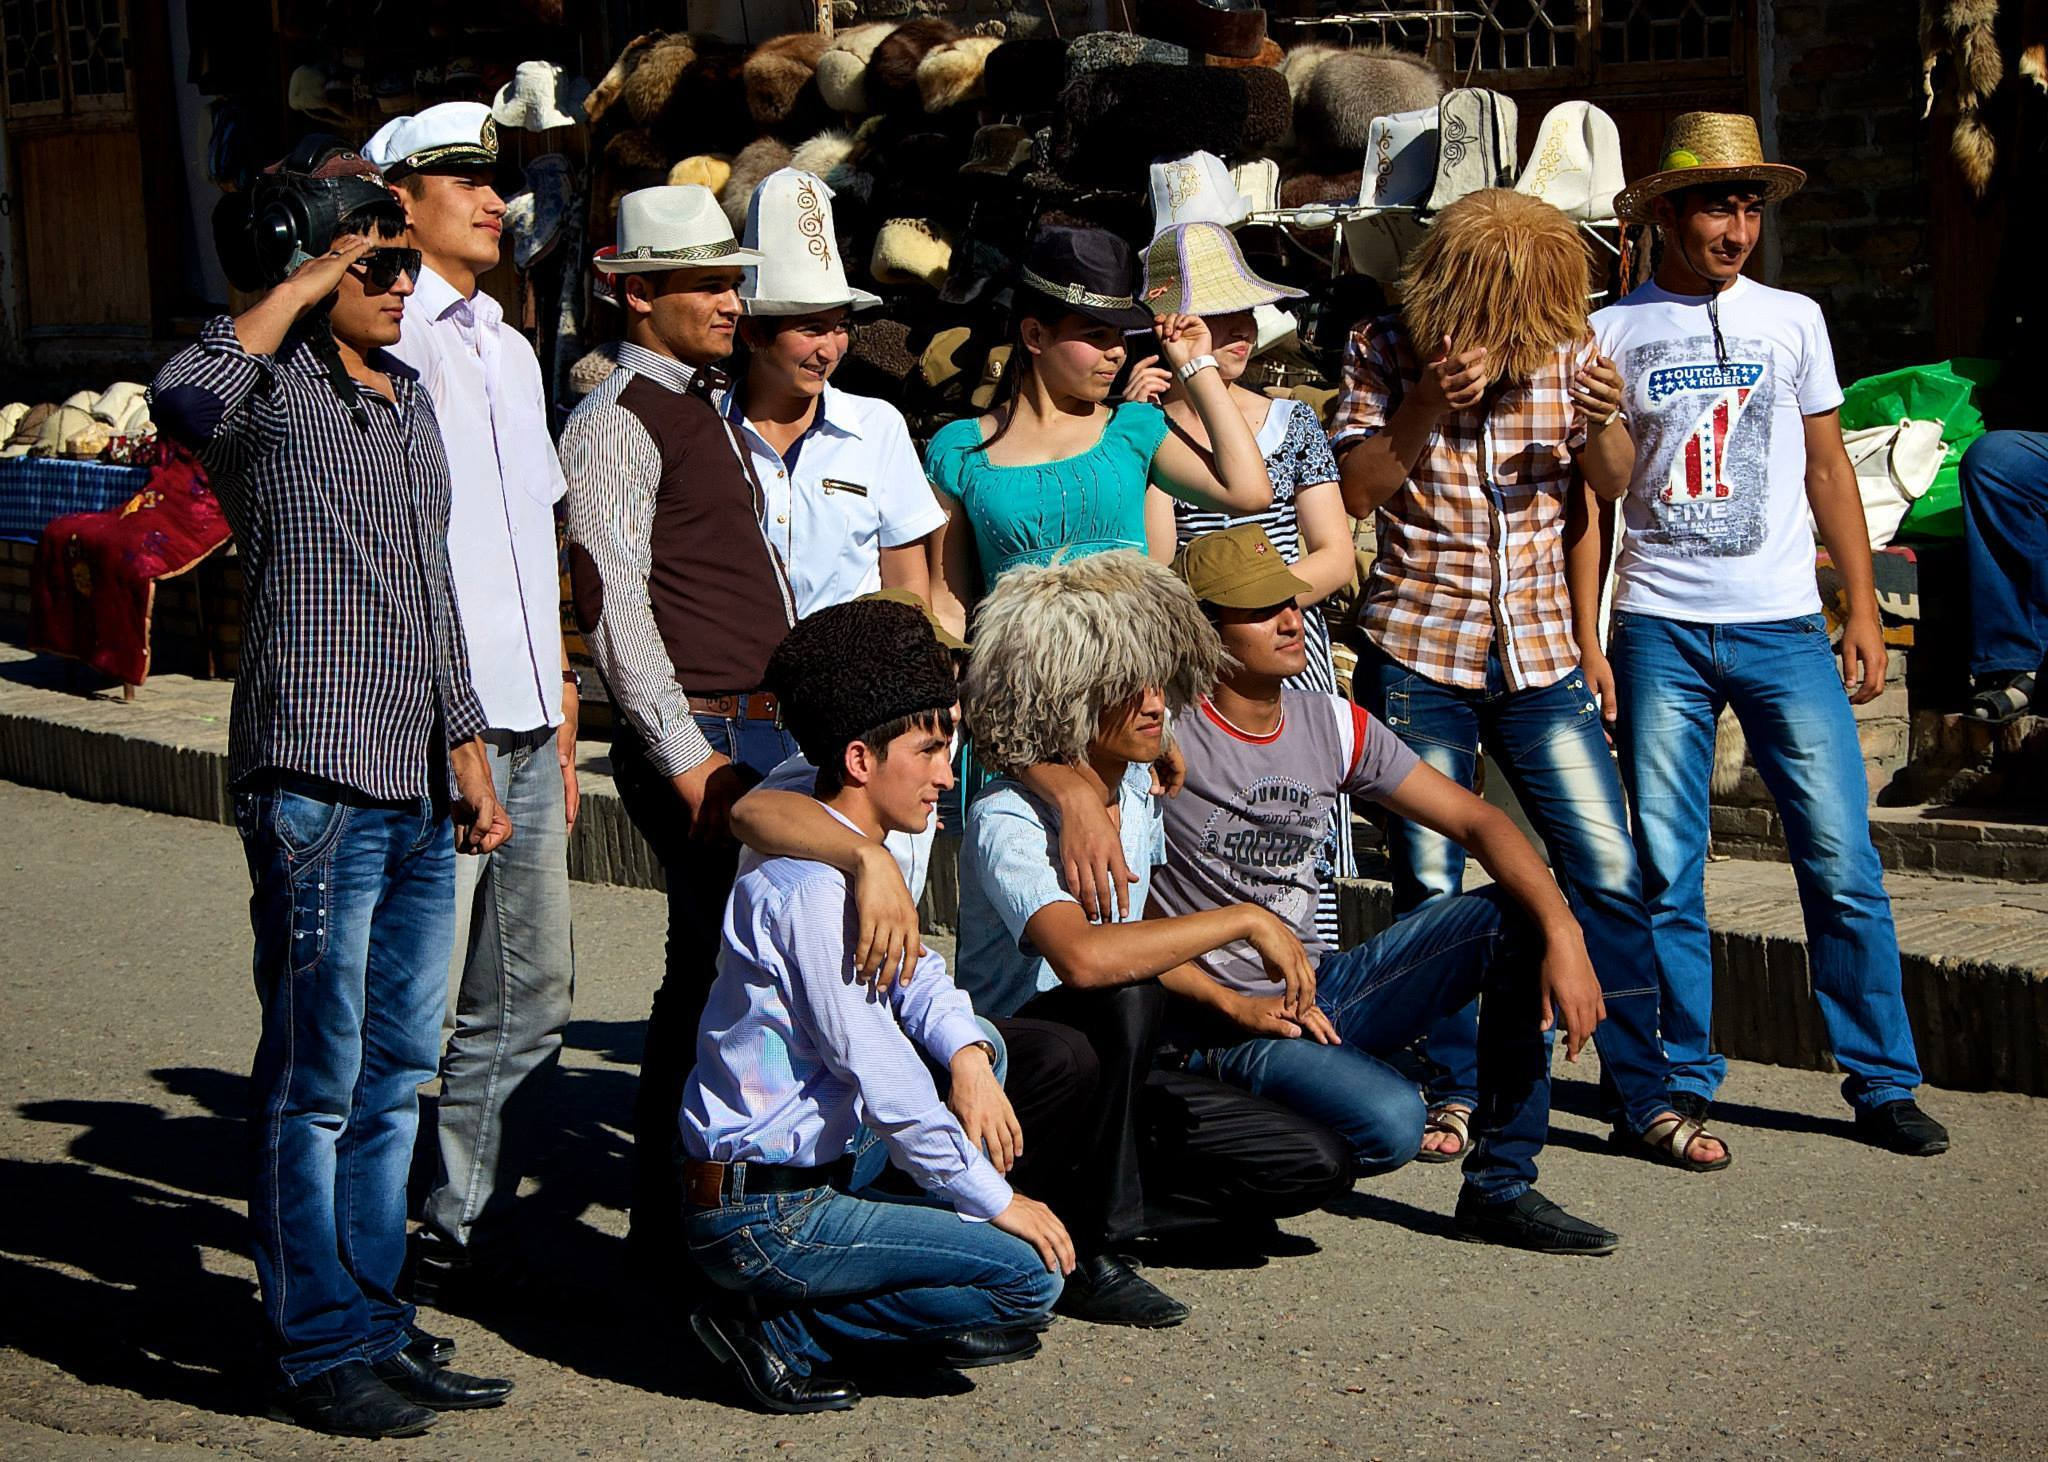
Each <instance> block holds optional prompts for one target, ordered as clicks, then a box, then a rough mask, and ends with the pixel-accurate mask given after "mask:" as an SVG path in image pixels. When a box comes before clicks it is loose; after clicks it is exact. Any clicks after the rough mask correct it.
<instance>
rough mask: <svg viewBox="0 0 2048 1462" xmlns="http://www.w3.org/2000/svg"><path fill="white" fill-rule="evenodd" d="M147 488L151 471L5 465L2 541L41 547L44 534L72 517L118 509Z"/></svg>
mask: <svg viewBox="0 0 2048 1462" xmlns="http://www.w3.org/2000/svg"><path fill="white" fill-rule="evenodd" d="M148 485H149V469H148V468H147V467H115V466H111V465H109V464H107V463H104V462H68V461H65V460H63V459H61V458H57V457H14V458H10V459H7V460H0V538H11V539H14V540H15V541H16V542H19V543H36V542H40V541H41V539H42V536H43V529H45V528H46V527H48V526H49V525H50V524H51V523H52V522H54V521H55V520H56V519H58V518H61V517H64V516H65V515H66V514H67V513H103V512H106V511H107V510H108V509H110V508H118V507H120V506H121V504H123V503H125V502H127V501H128V499H130V498H132V497H134V496H135V494H137V493H138V492H141V491H142V489H143V488H145V487H147V486H148Z"/></svg>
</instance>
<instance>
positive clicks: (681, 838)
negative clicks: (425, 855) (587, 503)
mask: <svg viewBox="0 0 2048 1462" xmlns="http://www.w3.org/2000/svg"><path fill="white" fill-rule="evenodd" d="M696 719H697V726H698V728H699V729H700V730H702V731H703V733H704V736H705V739H706V740H708V741H709V742H710V743H711V749H712V750H713V751H716V752H719V753H720V754H722V755H724V756H727V757H730V758H731V759H732V760H733V761H734V762H735V763H737V764H739V765H740V766H743V767H746V768H747V769H748V770H750V771H752V772H753V773H754V774H755V775H756V776H766V775H767V774H768V773H769V772H770V771H773V770H774V769H775V767H776V766H777V765H778V764H780V763H781V762H782V761H783V760H784V758H786V757H788V756H789V755H790V753H791V752H793V751H795V750H796V743H795V742H794V741H792V740H791V739H790V737H789V735H788V733H786V732H785V731H783V730H782V728H781V727H779V726H777V725H775V724H774V723H773V722H769V721H745V720H729V719H723V718H719V717H714V716H699V717H697V718H696ZM612 777H613V780H614V782H615V783H616V784H617V786H618V789H619V800H620V801H621V802H623V803H624V804H625V807H626V815H627V816H628V817H630V818H632V819H633V826H635V827H636V828H638V829H639V830H640V835H641V836H642V837H644V838H646V839H647V842H648V844H649V846H651V847H652V848H653V849H654V856H655V857H656V858H657V859H658V860H660V863H661V872H662V877H663V880H664V881H665V882H666V883H667V885H668V947H667V954H666V958H665V960H664V965H663V971H662V979H661V985H660V986H659V988H657V989H656V990H655V992H654V1005H653V1008H652V1009H651V1010H650V1011H649V1012H648V1016H647V1037H646V1047H645V1050H644V1051H643V1052H642V1054H641V1057H640V1092H639V1096H638V1098H637V1099H636V1100H635V1102H634V1107H633V1191H632V1200H631V1201H632V1212H631V1219H632V1225H633V1242H634V1245H635V1247H636V1248H639V1249H641V1250H642V1251H643V1252H649V1253H652V1254H655V1255H668V1254H672V1250H673V1245H672V1244H671V1243H670V1239H671V1238H672V1236H673V1227H672V1226H673V1224H674V1221H675V1220H674V1215H675V1214H676V1213H678V1212H680V1210H681V1203H682V1190H681V1188H680V1187H679V1186H678V1183H679V1180H678V1178H677V1176H676V1167H675V1163H674V1160H673V1159H674V1149H675V1143H676V1119H677V1114H678V1113H679V1112H681V1110H682V1106H683V1083H684V1082H685V1081H687V1080H688V1079H689V1075H690V1067H691V1066H693V1065H694V1064H695V1063H696V1059H697V1023H698V1022H699V1021H700V1020H702V1019H703V1016H704V1001H705V998H706V997H707V996H708V995H709V994H710V993H711V982H712V980H713V979H715V978H716V977H717V974H718V944H719V938H720V933H721V930H722V928H723V925H724V921H725V901H726V898H727V897H728V896H729V895H730V894H731V893H732V880H733V875H734V873H735V872H736V871H737V869H738V867H739V856H740V849H739V844H738V843H736V842H734V841H733V840H732V839H730V838H724V839H721V840H720V841H718V842H716V843H701V842H697V841H695V840H693V839H692V838H691V837H690V810H689V808H688V806H687V805H686V804H685V803H684V802H683V799H682V797H681V796H680V795H679V794H678V793H677V792H676V789H675V784H674V783H673V782H671V781H670V780H669V779H668V778H667V777H665V776H663V775H662V774H661V773H660V772H658V771H656V770H655V769H654V768H653V767H652V766H651V765H649V763H648V761H647V753H646V751H645V749H644V747H643V746H642V745H641V742H640V739H639V737H638V736H636V735H634V734H633V733H632V732H631V731H630V730H628V729H625V728H623V727H622V728H621V729H620V730H619V732H618V733H617V736H616V738H615V739H614V740H613V742H612Z"/></svg>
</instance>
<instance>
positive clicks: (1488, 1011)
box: [1188, 888, 1550, 1202]
mask: <svg viewBox="0 0 2048 1462" xmlns="http://www.w3.org/2000/svg"><path fill="white" fill-rule="evenodd" d="M1481 994H1484V995H1485V997H1486V1001H1485V1004H1484V1005H1483V1006H1482V1007H1481V1014H1480V1017H1479V1037H1478V1060H1479V1100H1478V1102H1477V1107H1478V1114H1477V1118H1476V1120H1475V1122H1474V1124H1473V1143H1472V1150H1471V1151H1470V1152H1469V1153H1467V1154H1466V1157H1465V1181H1466V1182H1467V1183H1469V1184H1471V1186H1472V1187H1473V1188H1475V1189H1476V1190H1478V1192H1479V1193H1481V1194H1482V1195H1484V1197H1485V1198H1486V1199H1487V1200H1488V1201H1495V1202H1498V1201H1504V1200H1506V1199H1510V1198H1518V1197H1520V1196H1521V1195H1522V1194H1523V1193H1524V1192H1526V1191H1527V1190H1528V1189H1529V1187H1530V1186H1531V1185H1532V1184H1534V1183H1535V1181H1536V1154H1537V1153H1538V1152H1540V1151H1542V1149H1543V1139H1544V1137H1545V1136H1546V1135H1547V1134H1548V1132H1549V1130H1550V1056H1549V1043H1548V1042H1547V1041H1546V1040H1545V1039H1544V1034H1543V1032H1542V1031H1541V1030H1540V1029H1539V1028H1538V1027H1539V1025H1540V1023H1541V1017H1540V1014H1539V1000H1540V996H1539V991H1538V988H1537V982H1536V936H1535V931H1534V930H1533V929H1531V928H1530V926H1529V924H1528V921H1527V920H1526V919H1525V918H1524V917H1523V916H1522V913H1521V910H1520V909H1518V908H1517V907H1515V905H1514V903H1513V901H1512V900H1510V899H1509V898H1508V897H1507V896H1506V895H1505V894H1503V893H1501V892H1500V891H1499V890H1498V889H1491V888H1488V889H1482V890H1480V891H1479V892H1478V893H1473V894H1463V895H1460V896H1458V897H1455V898H1443V899H1435V900H1432V901H1431V902H1430V904H1429V906H1428V907H1427V908H1425V909H1422V910H1420V911H1418V912H1417V913H1416V915H1415V917H1413V918H1411V919H1405V920H1403V921H1402V922H1401V923H1399V924H1397V925H1395V926H1394V927H1393V928H1391V929H1388V930H1386V931H1384V932H1382V933H1381V934H1379V935H1377V936H1375V937H1374V938H1372V939H1370V940H1368V941H1367V942H1366V943H1364V944H1360V945H1357V946H1355V947H1353V948H1351V949H1347V950H1344V951H1342V952H1341V953H1338V954H1330V955H1325V956H1324V957H1323V961H1322V963H1321V964H1320V965H1318V966H1317V968H1316V1004H1317V1005H1318V1006H1320V1007H1321V1008H1322V1011H1323V1013H1324V1014H1325V1015H1327V1016H1329V1018H1330V1023H1331V1024H1332V1025H1334V1026H1335V1027H1336V1028H1337V1033H1338V1034H1339V1035H1341V1036H1342V1037H1343V1038H1344V1044H1343V1045H1341V1046H1324V1045H1318V1044H1317V1043H1316V1042H1314V1041H1311V1040H1308V1039H1306V1038H1296V1039H1294V1040H1263V1039H1262V1040H1249V1041H1240V1042H1238V1043H1236V1044H1235V1045H1227V1046H1217V1047H1211V1048H1208V1049H1205V1050H1199V1051H1196V1052H1195V1053H1194V1055H1193V1056H1192V1057H1191V1058H1190V1059H1189V1062H1188V1069H1189V1070H1190V1071H1196V1072H1202V1073H1205V1074H1207V1075H1210V1076H1214V1077H1216V1078H1218V1079H1219V1080H1222V1081H1227V1082H1229V1083H1230V1084H1231V1085H1233V1086H1239V1087H1242V1088H1244V1089H1245V1090H1247V1091H1250V1092H1253V1093H1255V1094H1257V1095H1259V1096H1263V1097H1268V1098H1270V1099H1272V1100H1274V1101H1277V1102H1280V1103H1282V1104H1284V1105H1286V1106H1289V1107H1292V1108H1293V1109H1294V1110H1295V1111H1297V1112H1299V1113H1301V1114H1302V1115H1303V1116H1305V1117H1311V1118H1313V1119H1315V1120H1316V1121H1318V1122H1321V1123H1322V1124H1323V1125H1324V1126H1326V1127H1328V1128H1330V1129H1331V1130H1332V1131H1334V1132H1335V1133H1337V1135H1338V1136H1340V1137H1343V1138H1344V1139H1345V1140H1346V1141H1348V1142H1349V1143H1350V1144H1351V1147H1352V1152H1353V1160H1354V1162H1355V1163H1356V1164H1357V1166H1358V1168H1359V1171H1360V1173H1361V1174H1362V1175H1369V1174H1371V1173H1376V1172H1386V1171H1388V1170H1389V1169H1392V1168H1397V1167H1399V1166H1400V1165H1401V1164H1402V1163H1405V1162H1407V1161H1408V1160H1409V1159H1410V1158H1412V1157H1414V1156H1415V1153H1416V1150H1417V1149H1418V1148H1419V1147H1421V1145H1422V1119H1423V1111H1422V1098H1421V1097H1420V1096H1418V1095H1417V1094H1416V1091H1415V1084H1414V1083H1413V1082H1412V1081H1409V1080H1408V1079H1407V1078H1405V1077H1403V1076H1401V1075H1400V1074H1399V1073H1398V1072H1396V1071H1395V1070H1394V1068H1393V1067H1391V1066H1389V1065H1388V1064H1387V1063H1386V1062H1385V1060H1383V1059H1382V1058H1383V1057H1386V1056H1389V1055H1392V1054H1393V1053H1395V1052H1396V1051H1399V1050H1401V1049H1402V1048H1403V1047H1405V1046H1408V1045H1410V1044H1411V1043H1413V1042H1414V1041H1415V1040H1416V1039H1417V1038H1418V1037H1420V1036H1421V1035H1422V1034H1423V1032H1425V1031H1427V1030H1428V1029H1429V1028H1430V1026H1431V1025H1432V1024H1434V1023H1435V1022H1436V1021H1437V1020H1438V1019H1439V1018H1440V1017H1442V1016H1444V1015H1445V1014H1447V1013H1449V1012H1451V1011H1454V1010H1458V1009H1461V1008H1463V1007H1465V1006H1467V1005H1469V1004H1471V1003H1472V1001H1473V1000H1475V999H1477V998H1478V997H1479V996H1480V995H1481Z"/></svg>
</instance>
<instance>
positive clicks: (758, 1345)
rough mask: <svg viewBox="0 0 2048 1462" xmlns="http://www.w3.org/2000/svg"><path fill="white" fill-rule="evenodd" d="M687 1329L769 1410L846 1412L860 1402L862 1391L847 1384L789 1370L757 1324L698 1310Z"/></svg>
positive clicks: (793, 1413) (784, 1412) (789, 1413)
mask: <svg viewBox="0 0 2048 1462" xmlns="http://www.w3.org/2000/svg"><path fill="white" fill-rule="evenodd" d="M690 1328H691V1329H692V1330H694V1331H696V1332H697V1339H698V1340H700V1341H702V1342H703V1345H704V1348H705V1349H706V1350H708V1351H710V1352H711V1357H712V1359H713V1360H716V1361H717V1362H718V1363H719V1364H720V1365H722V1366H724V1367H725V1368H726V1370H727V1371H729V1372H730V1373H731V1374H732V1376H733V1378H734V1379H735V1380H737V1381H738V1382H739V1383H740V1384H741V1385H742V1386H744V1387H746V1390H747V1394H748V1395H750V1396H752V1397H753V1398H754V1400H755V1401H756V1402H758V1403H759V1404H760V1405H761V1406H762V1407H763V1408H764V1409H766V1410H768V1411H779V1412H782V1413H783V1414H785V1415H791V1416H795V1415H800V1414H802V1413H804V1412H809V1411H848V1410H851V1409H852V1408H853V1407H854V1406H855V1405H857V1404H858V1403H859V1401H860V1392H859V1391H858V1390H856V1389H855V1388H854V1387H853V1385H852V1384H851V1383H850V1382H846V1381H839V1380H834V1379H833V1378H832V1377H830V1376H799V1375H798V1374H797V1373H796V1372H795V1371H793V1370H791V1369H790V1367H789V1362H788V1361H785V1360H784V1359H783V1358H782V1356H781V1355H780V1354H779V1353H778V1352H777V1351H776V1349H775V1346H774V1344H773V1343H772V1342H771V1341H770V1340H769V1339H768V1335H767V1332H765V1331H764V1330H762V1328H761V1326H760V1324H759V1323H758V1322H756V1321H753V1320H742V1319H739V1318H737V1317H735V1316H731V1315H713V1314H711V1313H710V1312H709V1311H707V1310H696V1311H693V1312H692V1313H691V1315H690Z"/></svg>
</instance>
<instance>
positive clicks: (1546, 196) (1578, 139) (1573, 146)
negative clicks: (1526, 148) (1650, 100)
mask: <svg viewBox="0 0 2048 1462" xmlns="http://www.w3.org/2000/svg"><path fill="white" fill-rule="evenodd" d="M1625 185H1626V179H1625V178H1624V177H1623V175H1622V166H1621V132H1620V131H1619V129H1617V128H1616V127H1615V125H1614V118H1612V117H1610V116H1608V115H1607V113H1605V112H1603V111H1601V110H1600V109H1599V108H1598V107H1596V106H1594V105H1593V104H1592V103H1591V102H1577V101H1574V102H1560V103H1559V104H1558V105H1556V106H1554V107H1552V108H1551V109H1550V110H1549V111H1548V112H1546V113H1545V114H1544V116H1543V125H1542V126H1541V127H1539V128H1538V129H1537V131H1536V150H1535V151H1534V152H1533V153H1531V154H1530V157H1529V165H1528V167H1526V168H1524V169H1523V170H1522V178H1521V181H1520V182H1518V183H1516V184H1515V191H1516V192H1518V193H1527V194H1529V195H1530V196H1531V197H1534V198H1541V199H1542V200H1543V201H1544V202H1545V203H1548V204H1550V205H1551V206H1552V207H1553V208H1556V209H1558V210H1559V211H1561V212H1562V213H1563V214H1564V215H1565V217H1567V218H1569V219H1571V220H1572V221H1573V222H1575V223H1605V222H1610V221H1612V219H1613V218H1614V195H1615V194H1616V193H1619V192H1620V191H1621V190H1622V188H1623V187H1624V186H1625Z"/></svg>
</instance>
